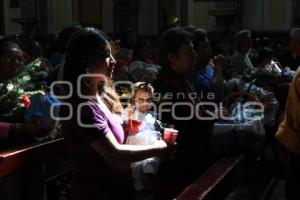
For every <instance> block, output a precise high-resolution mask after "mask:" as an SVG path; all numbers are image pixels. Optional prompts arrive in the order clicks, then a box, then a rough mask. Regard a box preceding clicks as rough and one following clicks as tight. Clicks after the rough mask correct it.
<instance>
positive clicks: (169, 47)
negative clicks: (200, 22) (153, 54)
mask: <svg viewBox="0 0 300 200" xmlns="http://www.w3.org/2000/svg"><path fill="white" fill-rule="evenodd" d="M192 40H193V35H192V34H191V33H190V32H188V31H186V30H184V29H183V28H178V27H177V28H171V29H169V30H167V31H166V32H165V33H164V34H163V35H162V36H161V37H160V40H159V44H158V62H159V64H160V65H161V66H163V67H170V66H171V63H170V61H169V59H168V53H176V52H177V51H178V50H179V49H180V47H182V46H183V45H184V44H186V43H188V42H189V41H192Z"/></svg>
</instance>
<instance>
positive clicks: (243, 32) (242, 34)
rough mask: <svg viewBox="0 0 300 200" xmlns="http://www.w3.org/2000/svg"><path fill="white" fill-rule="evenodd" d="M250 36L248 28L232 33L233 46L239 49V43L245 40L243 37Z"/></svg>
mask: <svg viewBox="0 0 300 200" xmlns="http://www.w3.org/2000/svg"><path fill="white" fill-rule="evenodd" d="M249 37H251V32H250V30H248V29H243V30H241V31H238V32H237V33H236V34H235V35H234V44H235V48H236V49H237V50H239V49H240V48H241V46H240V45H241V43H242V42H243V41H245V39H247V38H249Z"/></svg>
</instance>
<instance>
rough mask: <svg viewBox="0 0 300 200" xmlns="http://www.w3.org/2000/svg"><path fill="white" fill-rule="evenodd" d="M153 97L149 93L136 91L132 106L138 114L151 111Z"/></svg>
mask: <svg viewBox="0 0 300 200" xmlns="http://www.w3.org/2000/svg"><path fill="white" fill-rule="evenodd" d="M152 102H153V96H152V95H151V93H150V92H147V91H144V90H139V89H138V90H136V91H135V96H134V99H133V104H134V105H135V106H136V109H137V110H138V111H139V112H142V113H145V112H147V111H149V110H150V109H151V106H152Z"/></svg>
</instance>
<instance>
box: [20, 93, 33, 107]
mask: <svg viewBox="0 0 300 200" xmlns="http://www.w3.org/2000/svg"><path fill="white" fill-rule="evenodd" d="M21 102H22V103H23V104H24V105H25V107H26V108H29V106H30V104H31V102H30V99H29V97H28V96H27V95H24V96H22V101H21Z"/></svg>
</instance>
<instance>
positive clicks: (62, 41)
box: [55, 26, 81, 54]
mask: <svg viewBox="0 0 300 200" xmlns="http://www.w3.org/2000/svg"><path fill="white" fill-rule="evenodd" d="M80 28H81V26H70V27H67V28H64V29H63V30H62V31H60V32H59V33H58V35H57V37H56V39H55V44H56V47H57V51H58V52H59V53H61V54H64V53H65V50H66V47H67V44H68V41H69V40H70V39H71V38H72V35H73V34H74V33H75V32H76V31H78V30H79V29H80Z"/></svg>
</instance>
